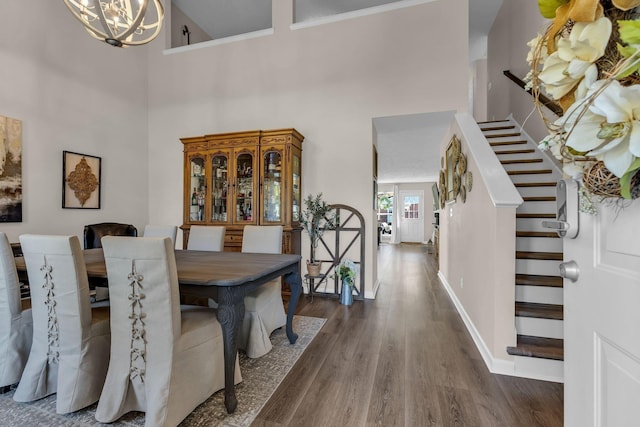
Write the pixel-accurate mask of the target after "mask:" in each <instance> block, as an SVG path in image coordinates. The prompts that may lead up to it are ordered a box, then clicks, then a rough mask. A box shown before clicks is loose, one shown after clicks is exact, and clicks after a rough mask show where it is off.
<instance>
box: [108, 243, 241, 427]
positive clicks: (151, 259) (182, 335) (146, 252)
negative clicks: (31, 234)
mask: <svg viewBox="0 0 640 427" xmlns="http://www.w3.org/2000/svg"><path fill="white" fill-rule="evenodd" d="M102 244H103V247H104V255H105V261H106V266H107V276H108V280H109V294H110V295H111V331H112V335H111V338H112V342H111V360H110V362H109V371H108V373H107V380H106V382H105V384H104V389H103V390H102V396H101V397H100V402H99V403H98V409H97V411H96V420H98V421H100V422H112V421H115V420H117V419H118V418H120V417H121V416H122V415H124V414H126V413H127V412H130V411H143V412H146V418H145V426H175V425H177V424H178V423H180V421H182V420H183V419H184V418H185V417H186V416H187V415H188V414H189V413H190V412H191V411H193V410H194V409H195V408H196V407H197V406H198V405H199V404H201V403H202V402H204V401H205V400H206V399H207V398H208V397H209V396H211V394H213V393H214V392H215V391H216V390H220V389H222V388H224V353H223V343H222V330H221V328H220V324H219V323H218V320H217V319H216V313H215V311H213V310H210V309H208V308H206V307H196V306H182V307H181V306H180V303H179V288H178V273H177V269H176V261H175V255H174V250H173V248H172V247H171V240H170V239H168V238H157V237H142V238H128V237H126V238H123V237H118V238H116V237H105V238H104V239H103V240H102ZM235 375H236V377H235V378H236V380H237V381H238V382H239V381H240V380H241V376H240V366H239V364H238V360H237V358H236V373H235Z"/></svg>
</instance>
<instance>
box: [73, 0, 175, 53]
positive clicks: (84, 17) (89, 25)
mask: <svg viewBox="0 0 640 427" xmlns="http://www.w3.org/2000/svg"><path fill="white" fill-rule="evenodd" d="M64 3H65V4H66V5H67V7H68V8H69V10H70V11H71V13H73V15H74V16H75V17H76V18H77V19H78V20H79V21H80V22H82V24H83V25H84V26H85V28H86V30H87V32H88V33H89V34H90V35H91V36H92V37H94V38H96V39H98V40H102V41H104V42H106V43H108V44H110V45H111V46H116V47H126V46H138V45H142V44H145V43H149V42H150V41H151V40H153V39H154V38H156V36H157V35H158V33H160V29H161V28H162V21H163V19H164V8H163V7H162V3H160V0H64Z"/></svg>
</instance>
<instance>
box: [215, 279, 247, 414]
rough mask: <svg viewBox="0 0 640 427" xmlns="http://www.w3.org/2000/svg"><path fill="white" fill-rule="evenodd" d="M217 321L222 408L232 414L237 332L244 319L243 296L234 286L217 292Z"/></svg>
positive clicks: (234, 396) (236, 401) (234, 407)
mask: <svg viewBox="0 0 640 427" xmlns="http://www.w3.org/2000/svg"><path fill="white" fill-rule="evenodd" d="M218 299H219V301H218V315H217V316H218V321H219V322H220V326H221V327H222V341H223V343H224V406H225V407H226V408H227V412H228V413H229V414H232V413H233V412H234V411H235V410H236V406H237V405H238V400H237V399H236V391H235V364H236V357H237V356H238V331H239V329H240V324H241V323H242V321H243V319H244V294H243V292H242V289H240V288H239V287H235V286H230V287H220V289H219V291H218Z"/></svg>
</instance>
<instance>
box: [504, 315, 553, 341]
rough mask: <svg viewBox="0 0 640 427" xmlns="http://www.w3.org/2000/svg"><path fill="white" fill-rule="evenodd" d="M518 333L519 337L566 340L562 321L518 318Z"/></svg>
mask: <svg viewBox="0 0 640 427" xmlns="http://www.w3.org/2000/svg"><path fill="white" fill-rule="evenodd" d="M516 332H517V333H518V334H519V335H531V336H534V337H545V338H558V339H564V325H563V322H562V320H555V319H538V318H535V317H517V316H516Z"/></svg>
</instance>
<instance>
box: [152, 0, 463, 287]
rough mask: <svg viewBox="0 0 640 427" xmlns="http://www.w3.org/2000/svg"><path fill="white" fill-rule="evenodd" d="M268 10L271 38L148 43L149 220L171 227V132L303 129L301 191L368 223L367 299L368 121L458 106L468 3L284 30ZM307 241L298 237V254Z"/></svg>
mask: <svg viewBox="0 0 640 427" xmlns="http://www.w3.org/2000/svg"><path fill="white" fill-rule="evenodd" d="M273 7H274V15H273V27H274V34H273V35H270V36H266V37H261V38H254V39H249V40H244V41H239V42H235V43H230V44H222V45H216V46H209V47H206V48H203V49H191V50H188V51H185V52H181V53H175V54H167V55H164V54H163V53H162V52H161V49H160V45H159V44H154V45H153V46H152V50H151V52H150V55H149V88H150V90H149V182H150V186H149V211H150V221H151V222H157V223H174V224H181V223H182V189H183V183H182V179H183V177H182V144H181V143H180V141H179V138H180V137H185V136H194V135H203V134H207V133H218V132H231V131H240V130H248V129H275V128H283V127H295V128H296V129H297V130H298V131H300V132H301V133H302V134H303V135H304V136H305V141H304V143H303V150H304V151H303V181H302V185H303V194H304V195H306V194H309V193H313V194H315V193H318V192H323V193H324V196H325V199H326V200H327V201H328V202H329V203H342V204H346V205H349V206H353V207H354V208H356V209H358V210H359V211H360V212H361V213H362V214H363V215H364V217H365V218H366V219H367V221H368V223H367V235H366V241H367V242H368V245H367V251H366V263H367V266H368V267H367V271H366V280H367V284H366V287H367V290H368V292H367V296H371V294H370V293H369V292H370V291H371V289H372V281H373V280H374V278H373V274H372V267H371V266H372V264H373V260H375V258H374V257H373V255H374V254H375V245H376V241H377V238H376V233H377V230H376V227H375V224H372V223H371V222H372V220H373V218H374V216H373V214H372V213H373V201H372V165H371V150H372V148H371V147H372V140H373V135H372V133H373V130H372V123H371V120H372V118H374V117H385V116H392V115H401V114H415V113H423V112H433V111H442V110H457V111H460V110H466V106H467V84H466V83H467V71H468V66H467V43H468V42H467V30H466V28H467V2H466V1H465V0H449V1H446V2H444V1H435V2H429V3H425V4H419V5H417V6H412V7H408V8H403V9H398V10H394V11H389V12H385V13H382V14H376V15H369V16H363V17H359V18H355V19H350V20H347V21H340V22H334V23H330V24H325V25H319V26H311V27H304V28H298V29H295V30H291V29H290V25H291V23H292V15H293V13H292V7H293V6H292V0H281V1H277V2H273ZM435 40H437V41H446V42H437V43H434V41H435ZM165 43H166V40H165ZM160 44H162V43H160ZM165 45H166V44H165ZM308 245H309V243H308V240H306V237H303V257H305V258H308Z"/></svg>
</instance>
